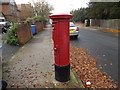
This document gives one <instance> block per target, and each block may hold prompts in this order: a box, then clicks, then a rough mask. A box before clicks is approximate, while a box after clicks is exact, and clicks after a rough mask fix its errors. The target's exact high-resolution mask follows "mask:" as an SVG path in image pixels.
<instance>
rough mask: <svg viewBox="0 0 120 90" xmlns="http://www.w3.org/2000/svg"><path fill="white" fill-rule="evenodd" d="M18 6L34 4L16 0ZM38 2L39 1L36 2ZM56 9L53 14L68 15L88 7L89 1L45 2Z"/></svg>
mask: <svg viewBox="0 0 120 90" xmlns="http://www.w3.org/2000/svg"><path fill="white" fill-rule="evenodd" d="M15 1H16V3H17V4H21V3H28V2H32V0H15ZM34 1H37V0H34ZM45 1H46V2H48V3H49V4H51V5H52V6H53V7H54V10H53V11H52V12H53V14H57V13H68V14H69V12H70V11H71V10H73V9H78V8H81V7H87V4H86V3H88V2H89V0H45Z"/></svg>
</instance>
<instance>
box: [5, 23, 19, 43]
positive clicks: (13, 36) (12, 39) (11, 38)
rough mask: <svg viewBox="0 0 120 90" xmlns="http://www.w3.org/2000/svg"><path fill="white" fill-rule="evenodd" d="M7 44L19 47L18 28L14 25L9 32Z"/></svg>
mask: <svg viewBox="0 0 120 90" xmlns="http://www.w3.org/2000/svg"><path fill="white" fill-rule="evenodd" d="M7 35H8V38H7V43H9V44H12V45H19V39H18V36H17V26H16V25H13V26H11V27H10V28H9V29H8V30H7Z"/></svg>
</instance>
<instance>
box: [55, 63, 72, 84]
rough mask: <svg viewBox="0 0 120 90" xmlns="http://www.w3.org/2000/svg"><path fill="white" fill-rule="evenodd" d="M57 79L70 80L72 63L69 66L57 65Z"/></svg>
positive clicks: (61, 80) (60, 80)
mask: <svg viewBox="0 0 120 90" xmlns="http://www.w3.org/2000/svg"><path fill="white" fill-rule="evenodd" d="M55 79H56V80H57V81H59V82H67V81H69V80H70V64H69V65H67V66H57V65H55Z"/></svg>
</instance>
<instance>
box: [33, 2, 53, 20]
mask: <svg viewBox="0 0 120 90" xmlns="http://www.w3.org/2000/svg"><path fill="white" fill-rule="evenodd" d="M33 8H34V12H35V15H36V16H43V17H45V18H48V16H49V15H50V11H52V10H53V7H52V6H51V5H50V4H48V3H47V2H45V1H43V0H38V1H37V2H34V3H33Z"/></svg>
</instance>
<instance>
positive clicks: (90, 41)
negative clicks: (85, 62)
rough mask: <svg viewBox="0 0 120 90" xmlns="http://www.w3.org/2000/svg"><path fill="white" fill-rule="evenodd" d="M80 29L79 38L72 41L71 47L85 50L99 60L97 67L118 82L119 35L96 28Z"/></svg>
mask: <svg viewBox="0 0 120 90" xmlns="http://www.w3.org/2000/svg"><path fill="white" fill-rule="evenodd" d="M79 28H80V33H79V38H78V39H77V40H76V39H71V41H70V43H71V46H76V47H78V48H85V49H86V50H87V52H89V53H90V54H91V55H92V56H93V57H95V58H96V59H97V67H98V68H99V69H100V70H101V71H102V72H106V73H107V74H108V75H109V76H110V77H111V78H112V79H113V80H114V81H118V80H119V79H118V76H119V75H118V64H119V61H118V46H119V45H118V35H117V34H116V33H112V32H107V31H101V30H98V29H95V28H89V27H79Z"/></svg>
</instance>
